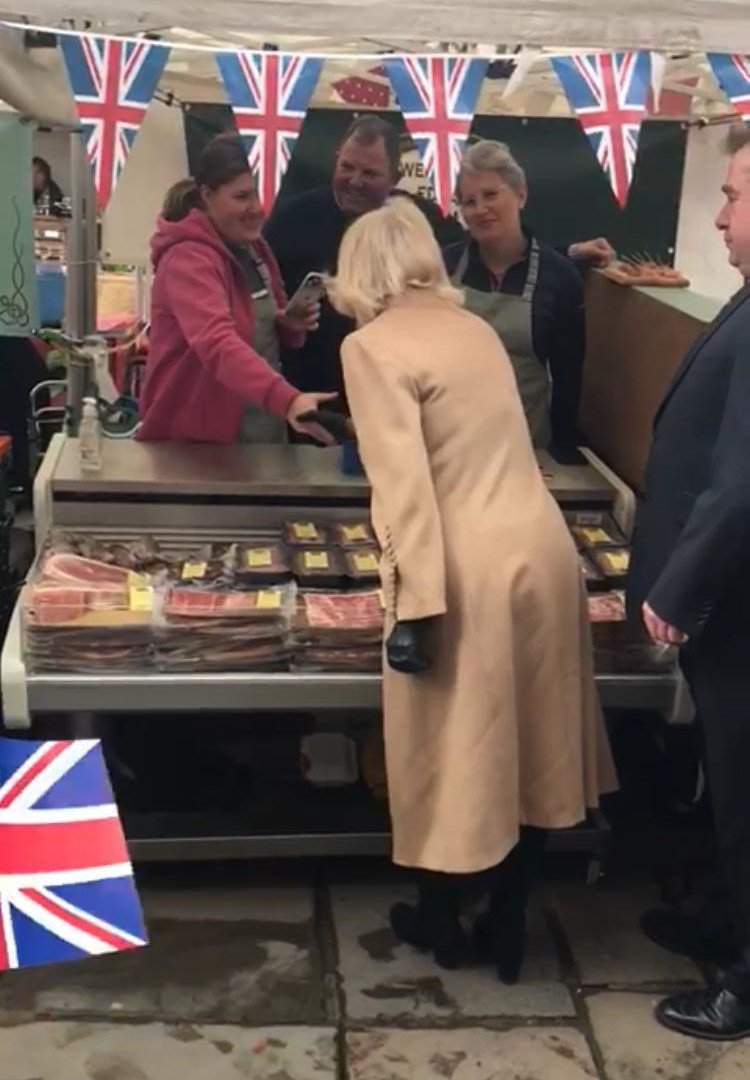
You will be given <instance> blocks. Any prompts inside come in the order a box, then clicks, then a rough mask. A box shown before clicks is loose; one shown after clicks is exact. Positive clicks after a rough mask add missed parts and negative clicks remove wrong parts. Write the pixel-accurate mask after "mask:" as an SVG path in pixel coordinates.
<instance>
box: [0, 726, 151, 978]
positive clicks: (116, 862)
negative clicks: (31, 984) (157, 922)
mask: <svg viewBox="0 0 750 1080" xmlns="http://www.w3.org/2000/svg"><path fill="white" fill-rule="evenodd" d="M145 944H146V934H145V930H144V926H143V916H142V914H141V908H140V903H139V901H138V894H137V892H136V890H135V885H134V882H133V871H132V867H131V865H130V862H129V860H128V854H127V849H126V847H125V839H124V837H123V833H122V828H121V826H120V820H119V817H118V813H117V807H116V806H115V804H114V802H113V800H112V789H111V787H110V783H109V777H108V776H107V770H106V767H105V764H104V758H103V756H102V751H101V746H100V744H99V743H98V742H97V741H96V740H87V739H82V740H80V741H76V742H27V741H25V740H21V739H0V971H3V970H7V969H9V968H21V967H29V966H31V965H36V964H53V963H58V962H60V961H63V960H80V959H83V958H84V957H87V956H98V955H100V954H102V953H110V952H118V951H120V950H122V949H134V948H137V947H138V946H140V945H145Z"/></svg>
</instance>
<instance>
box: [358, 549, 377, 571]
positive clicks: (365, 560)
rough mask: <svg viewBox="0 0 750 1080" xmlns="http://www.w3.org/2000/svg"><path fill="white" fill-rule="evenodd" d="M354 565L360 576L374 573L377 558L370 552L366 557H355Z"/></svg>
mask: <svg viewBox="0 0 750 1080" xmlns="http://www.w3.org/2000/svg"><path fill="white" fill-rule="evenodd" d="M354 565H355V567H356V568H357V570H359V572H360V573H361V574H369V573H375V572H376V571H377V569H378V560H377V556H375V555H373V554H372V552H371V551H370V552H368V553H367V554H366V555H355V556H354Z"/></svg>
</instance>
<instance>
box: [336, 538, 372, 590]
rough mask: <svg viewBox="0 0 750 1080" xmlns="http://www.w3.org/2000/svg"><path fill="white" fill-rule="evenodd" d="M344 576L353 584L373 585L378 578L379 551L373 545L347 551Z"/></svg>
mask: <svg viewBox="0 0 750 1080" xmlns="http://www.w3.org/2000/svg"><path fill="white" fill-rule="evenodd" d="M344 563H345V565H346V576H347V577H348V578H349V580H350V581H351V582H353V583H354V584H355V585H360V586H362V585H375V584H376V583H377V582H378V581H379V580H380V551H379V549H378V548H375V547H367V548H362V549H361V550H357V551H347V552H346V554H345V556H344Z"/></svg>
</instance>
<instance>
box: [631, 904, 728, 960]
mask: <svg viewBox="0 0 750 1080" xmlns="http://www.w3.org/2000/svg"><path fill="white" fill-rule="evenodd" d="M640 922H641V930H642V931H643V933H644V934H645V935H646V937H647V938H648V939H649V940H650V941H653V942H654V943H655V944H656V945H660V946H661V947H662V949H667V951H668V952H673V953H677V954H678V955H679V956H689V957H690V958H691V959H692V960H697V961H698V962H699V963H702V964H716V965H717V966H718V967H728V966H729V965H730V964H731V963H732V962H733V961H734V960H735V959H736V956H737V948H736V946H735V945H734V944H733V943H732V941H731V940H730V939H729V938H728V937H727V936H726V935H716V936H714V935H710V934H708V933H707V931H706V929H705V927H704V926H703V925H702V923H701V922H700V920H699V919H698V918H696V917H691V916H690V915H681V914H680V913H679V912H676V911H669V910H667V909H666V908H654V909H653V910H652V911H646V912H644V914H643V915H642V916H641V920H640Z"/></svg>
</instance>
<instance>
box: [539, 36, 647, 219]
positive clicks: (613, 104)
mask: <svg viewBox="0 0 750 1080" xmlns="http://www.w3.org/2000/svg"><path fill="white" fill-rule="evenodd" d="M552 65H553V67H554V69H555V71H556V73H557V77H558V78H559V80H560V82H561V83H562V85H563V89H564V90H565V93H566V94H567V97H568V101H569V102H570V104H571V105H572V107H573V109H574V110H575V113H576V116H577V117H578V120H579V122H580V124H581V127H582V128H583V130H584V131H585V132H586V134H587V135H588V138H589V142H590V143H591V146H592V147H593V150H594V153H595V154H596V156H597V159H598V161H599V164H600V165H601V167H602V168H603V169H604V171H605V173H606V174H607V176H608V178H609V182H610V184H611V185H612V190H613V191H614V193H615V198H616V199H617V201H618V202H619V204H620V206H625V203H626V202H627V201H628V192H629V191H630V182H631V180H632V178H633V169H634V166H635V159H636V154H637V153H638V139H639V137H640V131H641V123H642V121H643V119H644V117H645V116H646V107H647V100H648V96H649V91H650V89H651V54H650V53H649V52H645V51H639V52H618V53H596V54H589V55H582V56H559V57H553V58H552Z"/></svg>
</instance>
